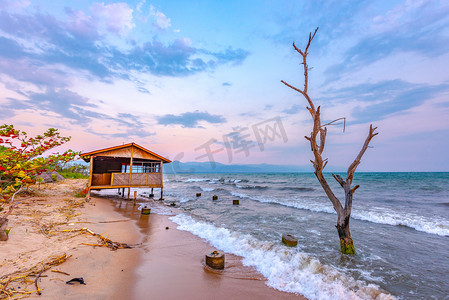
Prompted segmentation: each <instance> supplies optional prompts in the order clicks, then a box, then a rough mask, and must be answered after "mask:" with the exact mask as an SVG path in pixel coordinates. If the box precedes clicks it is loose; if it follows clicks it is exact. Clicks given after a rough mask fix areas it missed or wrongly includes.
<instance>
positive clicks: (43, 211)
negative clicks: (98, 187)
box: [0, 180, 305, 299]
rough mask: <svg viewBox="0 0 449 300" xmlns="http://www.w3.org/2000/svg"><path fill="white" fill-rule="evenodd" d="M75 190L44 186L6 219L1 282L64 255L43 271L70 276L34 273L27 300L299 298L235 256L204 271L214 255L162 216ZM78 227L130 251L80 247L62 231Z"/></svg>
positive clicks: (86, 239) (82, 238) (83, 238)
mask: <svg viewBox="0 0 449 300" xmlns="http://www.w3.org/2000/svg"><path fill="white" fill-rule="evenodd" d="M83 185H84V183H83V181H79V180H78V181H67V180H65V181H63V182H62V183H60V184H53V185H46V186H44V187H43V188H42V191H45V194H41V195H38V196H33V197H27V198H23V199H21V205H20V207H19V208H17V210H16V211H15V214H14V215H11V216H10V226H11V227H12V228H13V229H12V231H11V236H10V240H9V241H8V242H7V243H5V244H1V245H0V262H1V266H2V267H1V269H0V271H1V272H0V275H1V276H5V275H6V274H11V273H12V272H16V271H17V270H25V269H27V268H30V267H32V266H35V265H39V262H40V261H42V260H44V259H45V258H47V257H49V256H50V255H56V256H60V255H62V254H64V253H65V254H67V255H71V257H70V258H69V259H67V260H66V261H65V262H64V263H62V264H61V265H59V266H55V267H52V268H51V270H59V271H62V272H65V273H68V274H70V275H65V274H61V273H56V272H52V271H51V270H48V271H46V272H44V273H42V276H41V277H40V279H39V280H38V284H39V287H40V289H42V295H40V296H38V295H37V293H36V292H33V293H32V294H31V295H30V297H29V298H30V299H38V298H39V299H58V298H59V299H256V298H259V299H305V298H304V297H302V296H300V295H294V294H290V293H284V292H280V291H277V290H275V289H272V288H270V287H268V286H267V285H266V284H265V278H264V277H263V276H262V275H261V274H259V273H258V272H257V271H256V270H255V269H253V268H250V267H245V266H243V265H242V263H241V258H240V257H238V256H234V255H231V254H228V253H226V268H225V270H213V269H211V268H209V267H207V266H205V264H204V257H205V254H206V253H210V252H212V251H213V250H214V248H213V247H211V246H210V245H209V244H208V243H207V242H206V241H204V240H202V239H200V238H199V237H197V236H195V235H193V234H191V233H189V232H186V231H181V230H177V229H176V227H177V225H176V224H174V223H173V222H171V221H170V220H169V219H168V216H166V215H157V214H154V213H152V214H151V215H149V216H144V215H141V214H140V210H139V208H138V206H133V203H132V201H126V200H120V199H119V198H108V197H95V196H93V197H92V199H91V201H90V202H88V203H85V202H84V200H83V199H79V198H74V197H73V194H74V191H76V190H78V189H79V188H80V187H82V186H83ZM74 201H75V202H77V203H78V204H77V205H79V206H76V208H74V206H73V203H74ZM146 201H148V199H146ZM153 204H155V203H154V202H153ZM70 205H71V206H70ZM150 205H151V201H150ZM30 208H31V209H32V210H31V213H30ZM37 208H38V209H37ZM73 208H74V209H73ZM68 210H71V216H72V217H71V219H70V221H67V220H66V217H67V211H68ZM61 221H62V222H61ZM59 222H61V223H59ZM45 224H47V225H49V224H50V225H51V224H54V226H55V227H51V230H50V231H49V233H51V234H47V235H44V234H42V228H44V227H42V226H43V225H45ZM57 224H61V225H57ZM83 227H85V228H88V229H90V230H92V231H94V232H95V233H100V234H102V235H103V236H105V237H107V238H109V239H111V240H112V241H115V242H120V243H128V244H132V245H135V246H136V247H135V248H133V249H119V250H116V251H112V250H111V249H109V248H107V247H93V246H88V245H83V243H88V244H98V238H96V237H93V236H91V235H89V234H75V235H73V233H65V232H63V230H64V229H80V228H83ZM166 227H169V229H168V230H167V229H166ZM49 228H50V227H49ZM52 232H53V233H52ZM218 250H220V249H218ZM1 276H0V277H1ZM75 277H83V279H84V281H85V283H86V285H79V284H75V285H68V284H66V281H68V280H70V279H72V278H75ZM30 279H32V280H34V279H33V277H31V278H30ZM15 288H16V290H23V289H25V290H27V291H35V290H36V289H35V287H34V284H33V283H32V282H28V283H27V284H25V283H22V284H20V283H18V282H16V283H15Z"/></svg>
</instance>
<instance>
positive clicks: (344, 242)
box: [335, 216, 355, 254]
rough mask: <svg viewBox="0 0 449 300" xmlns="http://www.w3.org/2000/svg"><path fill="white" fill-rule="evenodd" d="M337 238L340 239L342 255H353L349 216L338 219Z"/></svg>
mask: <svg viewBox="0 0 449 300" xmlns="http://www.w3.org/2000/svg"><path fill="white" fill-rule="evenodd" d="M335 227H337V231H338V236H339V237H340V250H341V253H343V254H354V253H355V249H354V243H353V241H352V238H351V232H350V231H349V216H346V217H345V218H344V219H343V218H338V222H337V226H335Z"/></svg>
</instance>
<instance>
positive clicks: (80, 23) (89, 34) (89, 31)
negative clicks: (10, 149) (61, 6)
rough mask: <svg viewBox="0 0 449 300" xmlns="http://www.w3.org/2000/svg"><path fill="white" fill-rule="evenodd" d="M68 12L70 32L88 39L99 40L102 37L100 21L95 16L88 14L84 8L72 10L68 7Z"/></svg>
mask: <svg viewBox="0 0 449 300" xmlns="http://www.w3.org/2000/svg"><path fill="white" fill-rule="evenodd" d="M66 13H67V24H66V28H67V30H68V31H69V32H71V33H72V34H74V35H75V36H78V37H80V38H84V39H86V40H97V39H98V38H99V37H100V36H99V33H98V21H97V20H95V19H94V18H93V17H91V16H88V15H86V13H85V12H83V11H82V10H72V9H70V8H66Z"/></svg>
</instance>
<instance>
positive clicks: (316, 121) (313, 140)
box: [281, 28, 378, 254]
mask: <svg viewBox="0 0 449 300" xmlns="http://www.w3.org/2000/svg"><path fill="white" fill-rule="evenodd" d="M317 31H318V28H317V29H315V32H314V33H313V34H312V33H310V34H309V41H308V43H307V46H306V48H305V50H304V51H302V50H301V49H299V48H298V47H296V45H295V43H293V48H294V49H295V50H296V52H298V53H299V54H300V55H301V57H302V63H301V64H302V65H303V67H304V88H303V89H302V90H301V89H298V88H296V87H294V86H292V85H290V84H288V83H287V82H285V81H283V80H281V82H282V83H283V84H285V85H286V86H288V87H289V88H291V89H293V90H295V91H297V92H299V93H300V94H302V95H303V96H304V98H306V100H307V102H308V103H309V106H308V107H307V109H308V110H309V112H310V115H311V116H312V119H313V129H312V132H311V134H310V136H305V138H306V139H307V140H308V141H309V142H310V147H311V150H312V152H313V156H314V160H311V162H312V164H313V167H314V169H315V176H316V177H317V179H318V181H319V182H320V184H321V187H322V188H323V190H324V192H325V193H326V195H327V197H328V198H329V200H330V201H331V202H332V205H333V206H334V210H335V211H336V212H337V216H338V220H337V225H336V227H337V231H338V236H339V237H340V247H341V252H342V253H345V254H354V253H355V250H354V243H353V241H352V238H351V233H350V231H349V218H350V216H351V209H352V198H353V195H354V192H355V190H357V188H358V187H359V186H358V185H356V186H354V187H353V188H351V184H352V180H353V178H354V173H355V170H356V169H357V166H358V165H359V164H360V160H361V159H362V156H363V154H364V153H365V151H366V149H368V146H369V143H370V141H371V139H372V138H373V137H374V136H376V135H377V134H378V133H377V132H375V131H376V129H377V127H373V126H372V125H370V128H369V132H368V136H367V137H366V139H365V143H364V144H363V146H362V149H361V150H360V152H359V154H358V155H357V157H356V158H355V160H354V162H353V163H352V164H351V165H350V166H349V168H348V171H347V175H346V180H344V179H343V178H341V176H339V175H335V174H332V176H333V177H334V178H335V180H337V181H338V183H339V184H340V185H341V187H342V188H343V189H344V192H345V203H344V207H343V206H342V203H341V202H340V200H339V199H338V198H337V197H336V196H335V194H334V193H333V191H332V189H331V188H330V186H329V184H328V183H327V181H326V179H325V178H324V176H323V169H324V168H325V167H326V165H327V162H328V160H327V158H326V159H323V157H322V154H323V151H324V145H325V142H326V134H327V127H326V126H327V125H329V124H331V123H333V122H331V123H327V124H324V125H322V124H321V119H320V106H318V107H317V108H315V105H314V104H313V102H312V100H311V99H310V97H309V94H308V91H307V88H308V81H309V67H308V65H307V55H308V54H309V52H308V51H309V47H310V44H311V42H312V40H313V38H314V37H315V34H316V33H317Z"/></svg>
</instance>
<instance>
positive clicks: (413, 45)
mask: <svg viewBox="0 0 449 300" xmlns="http://www.w3.org/2000/svg"><path fill="white" fill-rule="evenodd" d="M407 3H408V5H405V6H403V5H400V6H399V8H398V7H397V8H395V9H394V10H392V11H390V14H388V13H387V15H386V16H377V17H375V18H374V25H373V26H372V28H371V31H369V32H368V34H366V35H365V36H364V37H362V38H360V39H359V40H358V41H357V42H356V43H355V44H354V45H353V46H351V47H350V48H349V49H347V50H346V51H345V52H344V54H343V57H342V59H341V62H340V63H338V64H335V65H333V66H330V67H329V68H328V69H327V70H326V71H325V74H326V83H329V82H333V81H335V80H338V79H340V78H341V77H342V76H343V75H345V74H347V73H350V72H351V73H353V72H355V71H357V70H360V69H362V68H364V67H366V66H367V65H369V64H372V63H374V62H376V61H379V60H381V59H384V58H386V57H388V56H389V55H392V54H396V53H416V54H419V55H422V56H425V57H430V58H433V57H437V56H440V55H443V54H446V53H448V51H449V36H447V34H446V33H445V29H446V28H447V27H448V26H449V6H444V5H443V6H439V5H438V4H436V6H434V5H435V4H433V3H432V2H428V1H418V2H410V1H409V2H407ZM410 3H413V5H411V4H410ZM401 7H406V8H407V9H406V10H403V8H401Z"/></svg>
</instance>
